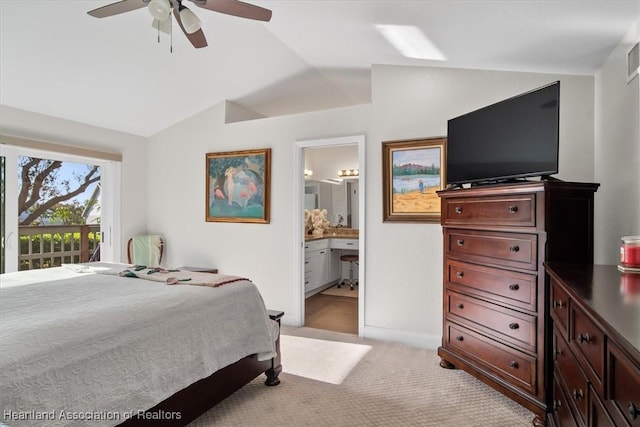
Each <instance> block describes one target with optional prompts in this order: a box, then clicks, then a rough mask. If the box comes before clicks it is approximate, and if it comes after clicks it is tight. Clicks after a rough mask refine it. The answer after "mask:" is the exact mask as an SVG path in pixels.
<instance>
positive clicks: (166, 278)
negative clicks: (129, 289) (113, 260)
mask: <svg viewBox="0 0 640 427" xmlns="http://www.w3.org/2000/svg"><path fill="white" fill-rule="evenodd" d="M118 275H119V276H122V277H137V278H138V279H146V280H152V281H154V282H162V283H165V284H167V285H198V286H211V287H214V288H217V287H218V286H222V285H226V284H228V283H233V282H238V281H240V280H247V279H246V278H245V277H240V276H231V275H228V274H213V273H199V272H195V271H186V270H167V269H164V268H162V267H153V268H146V267H145V266H133V267H132V268H128V269H125V270H122V271H120V272H119V273H118Z"/></svg>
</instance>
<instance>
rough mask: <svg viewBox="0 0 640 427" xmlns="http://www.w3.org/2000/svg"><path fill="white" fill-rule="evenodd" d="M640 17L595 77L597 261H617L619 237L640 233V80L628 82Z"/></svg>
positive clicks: (615, 262) (638, 38) (618, 258)
mask: <svg viewBox="0 0 640 427" xmlns="http://www.w3.org/2000/svg"><path fill="white" fill-rule="evenodd" d="M638 41H640V18H639V19H638V21H637V22H636V24H635V25H634V26H633V27H632V28H631V29H630V30H629V32H628V33H627V35H626V36H625V38H624V39H623V40H622V41H621V43H620V44H619V45H618V47H617V48H616V49H615V50H614V52H613V53H612V54H611V56H610V57H609V59H608V60H607V62H606V63H605V64H604V66H603V67H602V68H601V69H600V71H599V72H598V73H597V74H596V79H595V90H596V97H595V109H596V119H595V151H594V152H595V172H596V181H597V182H600V183H601V187H600V189H599V190H598V192H597V193H596V196H597V198H596V205H595V210H596V212H595V219H596V227H595V240H596V247H595V262H596V263H600V264H617V263H618V262H619V261H620V237H622V236H628V235H640V83H639V81H640V77H636V78H635V79H633V80H632V81H631V82H630V83H627V52H628V51H629V50H630V49H631V48H632V47H633V45H634V44H636V43H637V42H638Z"/></svg>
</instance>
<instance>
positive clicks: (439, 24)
mask: <svg viewBox="0 0 640 427" xmlns="http://www.w3.org/2000/svg"><path fill="white" fill-rule="evenodd" d="M112 2H113V1H77V0H70V1H64V0H48V1H42V0H0V104H2V105H6V106H10V107H15V108H19V109H25V110H29V111H34V112H37V113H42V114H47V115H50V116H54V117H60V118H63V119H68V120H73V121H78V122H82V123H87V124H91V125H96V126H100V127H104V128H108V129H114V130H118V131H122V132H127V133H131V134H135V135H141V136H150V135H152V134H154V133H156V132H158V131H160V130H162V129H165V128H166V127H168V126H170V125H172V124H174V123H176V122H179V121H181V120H183V119H185V118H187V117H189V116H191V115H193V114H195V113H197V112H200V111H202V110H204V109H206V108H208V107H210V106H212V105H215V104H217V103H219V102H222V101H224V100H229V101H233V102H235V103H237V104H239V105H241V106H242V107H244V108H247V109H249V110H252V111H255V112H256V113H257V114H259V115H263V116H276V115H282V114H288V113H293V112H304V111H313V110H318V109H325V108H335V107H342V106H347V105H354V104H362V103H367V102H370V96H371V95H370V84H371V75H370V70H371V66H372V64H390V65H415V66H435V67H462V68H473V69H489V70H509V71H532V72H549V73H563V74H580V75H593V74H594V73H595V72H596V71H597V70H598V69H599V68H600V66H601V65H602V64H603V62H604V61H605V60H606V59H607V57H608V56H609V55H610V53H611V51H612V50H613V49H614V48H615V47H616V46H617V45H618V43H619V42H620V41H621V40H622V38H623V37H624V35H625V34H626V33H627V32H628V31H629V29H630V28H631V26H632V25H633V24H634V22H636V21H637V20H638V19H640V1H638V0H605V1H598V0H555V1H539V0H534V1H528V0H511V1H507V0H502V1H488V0H457V1H450V0H442V1H440V0H422V1H420V0H413V1H401V0H392V1H384V0H369V1H368V0H352V1H348V0H342V1H339V0H335V1H328V0H304V1H303V0H274V1H249V2H250V3H253V4H256V5H259V6H261V7H264V8H267V9H270V10H272V12H273V17H272V19H271V21H270V22H260V21H253V20H248V19H242V18H238V17H235V16H230V15H224V14H221V13H216V12H212V11H209V10H206V9H203V8H199V7H197V6H196V5H194V4H193V3H192V2H191V1H186V0H185V1H184V4H185V5H187V6H189V7H190V9H191V10H193V11H194V12H195V13H196V15H197V16H198V17H199V18H200V20H201V21H202V29H203V30H204V33H205V35H206V37H207V40H208V46H207V47H205V48H202V49H195V48H193V46H191V44H190V43H189V41H188V40H187V39H186V37H185V36H184V34H182V32H181V30H180V28H179V27H178V26H177V25H174V27H173V31H172V35H171V36H170V35H165V34H163V33H160V34H158V32H157V31H156V30H155V29H153V28H152V27H151V22H152V17H151V15H150V14H149V12H148V11H147V10H145V8H142V9H138V10H135V11H132V12H128V13H124V14H120V15H116V16H111V17H108V18H102V19H97V18H94V17H91V16H89V15H87V13H86V12H88V11H89V10H92V9H95V8H97V7H101V6H104V5H107V4H109V3H112ZM379 25H398V26H410V27H415V28H417V29H419V30H421V32H422V34H423V35H424V36H425V38H426V39H427V40H429V41H430V42H431V43H432V44H433V45H434V46H435V47H436V48H437V50H438V51H439V53H440V54H441V56H440V57H439V58H438V59H412V58H407V57H405V56H403V55H402V54H401V53H400V52H399V51H398V50H397V49H396V48H394V47H393V46H392V45H391V44H390V43H389V41H387V39H385V38H384V37H383V36H382V33H381V32H380V31H379V30H378V28H379V27H377V26H379ZM415 28H414V29H415ZM158 40H159V41H158Z"/></svg>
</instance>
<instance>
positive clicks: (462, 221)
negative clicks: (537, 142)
mask: <svg viewBox="0 0 640 427" xmlns="http://www.w3.org/2000/svg"><path fill="white" fill-rule="evenodd" d="M597 188H598V185H597V184H587V183H574V182H562V181H556V180H553V181H535V182H526V181H525V182H518V183H511V184H503V185H487V186H479V187H472V188H467V189H452V190H445V191H441V192H439V193H438V194H439V196H440V197H441V201H442V220H441V222H442V226H443V234H444V255H445V256H444V274H443V282H444V289H443V297H444V298H443V299H444V301H443V304H444V306H443V309H444V319H443V336H442V346H441V347H440V348H439V349H438V354H439V356H440V357H441V359H442V361H441V363H440V364H441V366H442V367H445V368H453V367H457V368H460V369H464V370H465V371H467V372H469V373H470V374H472V375H474V376H475V377H477V378H479V379H481V380H482V381H484V382H486V383H487V384H489V385H490V386H492V387H494V388H495V389H497V390H499V391H500V392H502V393H504V394H505V395H507V396H508V397H510V398H512V399H513V400H515V401H517V402H518V403H520V404H522V405H523V406H525V407H526V408H528V409H529V410H531V411H532V412H533V413H534V414H535V415H536V417H535V419H534V424H536V425H544V424H545V418H546V413H547V412H549V411H550V410H551V393H550V387H552V364H551V363H552V358H551V356H550V351H551V348H552V346H551V339H552V335H551V331H550V329H551V328H550V320H549V309H548V280H547V279H546V276H545V273H544V269H543V266H542V265H543V263H544V262H546V261H558V262H579V263H592V262H593V200H594V193H595V191H596V190H597Z"/></svg>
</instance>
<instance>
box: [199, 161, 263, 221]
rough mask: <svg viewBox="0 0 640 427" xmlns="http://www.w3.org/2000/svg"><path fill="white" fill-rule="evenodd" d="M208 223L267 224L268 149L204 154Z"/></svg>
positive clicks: (206, 216) (206, 217) (206, 215)
mask: <svg viewBox="0 0 640 427" xmlns="http://www.w3.org/2000/svg"><path fill="white" fill-rule="evenodd" d="M205 172H206V174H205V175H206V180H207V183H206V204H205V219H206V221H207V222H249V223H260V224H268V223H269V221H270V218H269V215H270V204H271V149H270V148H264V149H257V150H243V151H227V152H219V153H207V155H206V169H205Z"/></svg>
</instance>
